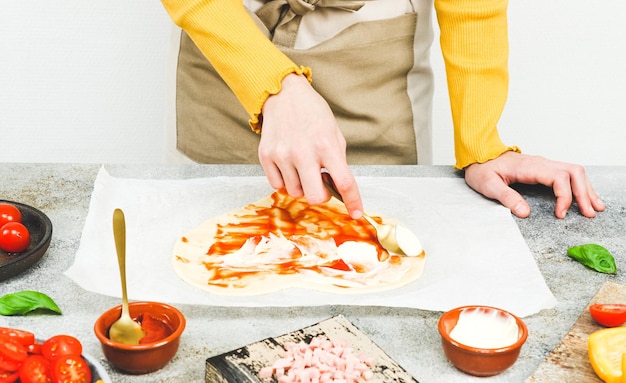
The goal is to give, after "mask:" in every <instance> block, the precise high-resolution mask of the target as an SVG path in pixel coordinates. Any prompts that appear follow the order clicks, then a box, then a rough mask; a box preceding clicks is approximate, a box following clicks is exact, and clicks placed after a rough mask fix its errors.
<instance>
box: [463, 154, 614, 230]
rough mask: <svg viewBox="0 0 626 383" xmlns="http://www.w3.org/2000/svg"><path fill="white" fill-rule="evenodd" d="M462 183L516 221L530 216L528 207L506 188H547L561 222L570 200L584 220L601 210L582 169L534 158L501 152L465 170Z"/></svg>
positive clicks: (601, 206)
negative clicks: (495, 202) (504, 209)
mask: <svg viewBox="0 0 626 383" xmlns="http://www.w3.org/2000/svg"><path fill="white" fill-rule="evenodd" d="M465 182H466V183H467V184H468V185H469V186H470V187H471V188H472V189H474V190H476V191H477V192H479V193H481V194H482V195H484V196H485V197H487V198H492V199H495V200H498V201H500V203H502V205H504V206H505V207H507V208H509V209H511V212H512V213H513V214H515V215H516V216H518V217H520V218H526V217H528V216H529V215H530V206H529V205H528V203H527V202H526V201H525V200H524V198H523V197H522V196H521V195H520V194H519V193H518V192H517V191H515V190H513V189H512V188H511V187H509V185H511V184H513V183H524V184H542V185H545V186H548V187H551V188H552V189H553V191H554V195H555V196H556V207H555V209H554V213H555V215H556V217H557V218H565V214H566V213H567V210H568V209H569V208H570V206H571V205H572V201H573V199H574V198H575V199H576V203H577V204H578V208H579V210H580V213H581V214H582V215H584V216H585V217H588V218H593V217H595V215H596V212H599V211H603V210H604V208H605V205H604V203H603V202H602V201H601V200H600V198H599V197H598V195H597V194H596V192H595V191H594V189H593V187H592V186H591V182H590V181H589V179H588V178H587V175H586V173H585V169H584V168H583V167H582V166H580V165H574V164H569V163H565V162H557V161H551V160H548V159H546V158H543V157H538V156H529V155H525V154H520V153H516V152H505V153H503V154H502V155H500V156H499V157H498V158H495V159H493V160H491V161H487V162H485V163H483V164H479V163H475V164H472V165H470V166H468V167H467V168H466V169H465Z"/></svg>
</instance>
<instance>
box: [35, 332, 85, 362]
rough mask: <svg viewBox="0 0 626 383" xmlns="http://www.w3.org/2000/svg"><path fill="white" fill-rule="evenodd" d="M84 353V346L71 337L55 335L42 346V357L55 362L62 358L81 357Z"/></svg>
mask: <svg viewBox="0 0 626 383" xmlns="http://www.w3.org/2000/svg"><path fill="white" fill-rule="evenodd" d="M82 353H83V345H82V344H81V343H80V341H79V340H78V339H76V338H74V337H73V336H71V335H55V336H53V337H52V338H49V339H48V340H46V341H45V342H43V344H42V345H41V355H43V356H44V358H46V359H48V360H50V361H53V360H55V359H56V358H58V357H60V356H65V355H80V354H82Z"/></svg>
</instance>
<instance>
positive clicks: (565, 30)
mask: <svg viewBox="0 0 626 383" xmlns="http://www.w3.org/2000/svg"><path fill="white" fill-rule="evenodd" d="M1 4H2V7H1V9H2V11H1V12H0V162H95V163H101V162H113V163H165V162H168V161H171V159H169V157H168V155H167V154H168V151H169V150H170V149H171V146H170V145H169V143H168V140H167V138H168V137H166V125H167V120H168V112H167V107H168V105H170V102H171V100H172V98H171V97H172V94H171V90H172V86H171V83H170V82H171V81H172V80H173V75H172V69H173V64H172V62H171V58H172V51H171V50H170V47H171V39H172V31H173V25H172V23H171V21H170V19H169V18H168V16H167V14H166V13H165V11H164V10H163V8H162V6H161V3H160V2H159V1H158V0H132V1H128V0H91V1H83V0H64V1H49V0H20V1H11V2H9V1H2V2H1ZM590 4H593V5H594V6H593V7H592V6H590ZM624 15H626V2H625V1H624V0H605V1H603V2H601V3H589V2H586V1H582V0H552V1H540V0H526V1H511V2H510V4H509V34H510V46H511V53H510V72H511V84H510V92H509V93H510V96H509V101H508V104H507V107H506V109H505V113H504V115H503V118H502V120H501V123H500V134H501V136H502V138H503V140H504V141H505V143H507V144H516V145H518V146H520V147H521V148H522V149H523V150H524V152H526V153H532V154H541V155H544V156H547V157H550V158H553V159H558V160H564V161H570V162H577V163H581V164H585V165H626V150H624V146H625V144H626V49H624V48H626V23H625V22H624ZM432 62H433V66H434V69H435V75H436V78H437V85H436V90H435V100H434V111H433V112H434V116H433V117H434V131H435V132H434V140H433V145H434V147H435V149H434V158H433V160H434V163H435V164H453V163H454V156H453V147H452V127H451V121H450V112H449V104H448V100H447V94H446V88H445V77H444V72H443V62H442V59H441V53H440V51H439V49H438V46H437V41H436V42H435V46H434V49H433V51H432Z"/></svg>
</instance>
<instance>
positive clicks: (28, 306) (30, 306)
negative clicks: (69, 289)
mask: <svg viewBox="0 0 626 383" xmlns="http://www.w3.org/2000/svg"><path fill="white" fill-rule="evenodd" d="M35 310H44V311H50V312H52V313H55V314H61V309H60V308H59V306H57V304H56V303H55V302H54V301H53V300H52V298H50V297H49V296H47V295H46V294H44V293H40V292H39V291H31V290H24V291H18V292H16V293H11V294H6V295H3V296H2V297H0V315H26V314H28V313H30V312H32V311H35Z"/></svg>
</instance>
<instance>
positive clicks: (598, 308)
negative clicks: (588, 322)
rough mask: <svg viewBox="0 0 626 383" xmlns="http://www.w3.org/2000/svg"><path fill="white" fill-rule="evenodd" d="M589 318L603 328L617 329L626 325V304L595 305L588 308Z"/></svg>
mask: <svg viewBox="0 0 626 383" xmlns="http://www.w3.org/2000/svg"><path fill="white" fill-rule="evenodd" d="M589 312H590V313H591V317H592V318H593V319H595V321H596V322H598V323H600V324H601V325H602V326H605V327H618V326H621V325H623V324H624V323H626V304H620V303H614V304H595V305H591V306H589Z"/></svg>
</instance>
